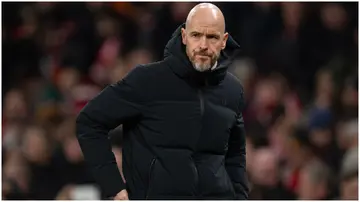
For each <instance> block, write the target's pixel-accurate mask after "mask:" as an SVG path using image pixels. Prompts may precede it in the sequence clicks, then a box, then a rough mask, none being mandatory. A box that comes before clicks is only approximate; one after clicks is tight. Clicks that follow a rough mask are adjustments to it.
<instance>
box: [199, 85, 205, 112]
mask: <svg viewBox="0 0 360 202" xmlns="http://www.w3.org/2000/svg"><path fill="white" fill-rule="evenodd" d="M198 95H199V99H200V110H201V117H202V116H203V114H204V97H203V93H202V92H201V90H200V89H199V90H198Z"/></svg>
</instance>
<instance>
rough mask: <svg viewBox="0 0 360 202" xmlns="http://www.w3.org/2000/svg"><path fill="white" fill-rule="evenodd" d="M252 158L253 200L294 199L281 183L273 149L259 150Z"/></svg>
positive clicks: (277, 162)
mask: <svg viewBox="0 0 360 202" xmlns="http://www.w3.org/2000/svg"><path fill="white" fill-rule="evenodd" d="M252 158H253V160H252V161H253V164H252V169H251V170H249V172H250V176H251V178H250V179H251V182H252V183H253V186H252V191H251V194H252V196H251V198H252V199H263V200H280V199H287V200H291V199H294V195H293V194H292V193H291V192H290V191H287V190H286V188H285V187H284V186H283V185H282V183H281V181H280V170H279V169H280V168H279V165H278V164H279V161H278V159H277V157H276V156H275V154H274V152H273V151H272V150H271V149H267V148H261V149H258V150H257V151H256V153H255V155H254V156H252Z"/></svg>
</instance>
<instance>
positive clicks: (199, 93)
mask: <svg viewBox="0 0 360 202" xmlns="http://www.w3.org/2000/svg"><path fill="white" fill-rule="evenodd" d="M198 96H199V100H200V112H201V117H202V116H203V115H204V110H205V109H204V95H203V93H202V91H201V89H199V90H198ZM193 162H194V170H195V173H196V178H195V188H196V192H197V194H200V193H199V191H200V188H199V171H198V169H197V167H196V163H195V160H194V159H193Z"/></svg>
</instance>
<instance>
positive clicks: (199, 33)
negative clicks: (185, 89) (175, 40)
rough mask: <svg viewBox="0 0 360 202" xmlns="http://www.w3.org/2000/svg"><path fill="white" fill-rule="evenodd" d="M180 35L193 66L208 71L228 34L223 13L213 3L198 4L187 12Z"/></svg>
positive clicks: (224, 44) (217, 56)
mask: <svg viewBox="0 0 360 202" xmlns="http://www.w3.org/2000/svg"><path fill="white" fill-rule="evenodd" d="M181 35H182V41H183V44H184V45H185V46H186V54H187V55H188V57H189V59H190V61H191V62H192V64H193V66H194V68H195V69H196V70H198V71H201V72H204V71H208V70H210V69H211V68H212V67H214V66H215V65H216V62H217V60H218V59H219V57H220V52H221V50H223V49H224V48H225V46H226V41H227V39H228V34H227V33H225V19H224V15H223V14H222V12H221V10H220V9H219V8H218V7H217V6H215V5H214V4H210V3H201V4H198V5H196V6H195V7H194V8H193V9H191V11H190V12H189V15H188V17H187V19H186V25H185V28H182V29H181Z"/></svg>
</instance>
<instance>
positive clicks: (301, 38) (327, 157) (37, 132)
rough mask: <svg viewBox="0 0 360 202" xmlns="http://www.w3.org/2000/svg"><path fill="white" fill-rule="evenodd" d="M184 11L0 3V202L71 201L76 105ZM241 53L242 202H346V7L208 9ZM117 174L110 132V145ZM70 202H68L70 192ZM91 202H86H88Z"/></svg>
mask: <svg viewBox="0 0 360 202" xmlns="http://www.w3.org/2000/svg"><path fill="white" fill-rule="evenodd" d="M194 5H195V4H194V3H185V2H182V3H175V2H174V3H161V2H157V3H130V2H127V3H57V2H51V3H46V2H38V3H2V53H3V54H2V81H3V82H2V103H3V104H2V107H3V111H2V116H3V119H2V146H3V147H2V166H3V169H2V185H3V186H2V197H3V199H55V198H56V199H78V198H79V197H80V198H81V196H79V194H81V193H85V195H87V196H88V197H89V196H90V194H89V193H90V192H91V193H93V192H94V191H90V190H89V188H85V191H84V190H83V191H81V190H80V189H78V188H79V186H78V185H80V184H92V183H93V179H92V178H91V176H90V175H89V173H88V171H87V170H86V168H85V165H84V162H83V159H82V154H81V151H80V148H79V145H78V143H77V140H76V138H75V134H74V131H75V130H74V128H75V125H74V124H75V122H74V120H75V117H76V114H77V113H78V112H79V110H80V109H81V108H82V107H83V106H84V104H85V103H86V102H87V101H88V100H89V99H91V98H92V97H94V96H95V95H96V94H97V93H98V92H99V91H100V90H101V89H102V88H104V87H105V86H106V85H107V84H110V83H114V82H116V81H118V80H120V79H121V78H122V77H123V76H124V75H125V74H126V73H127V72H128V71H129V70H131V68H133V67H134V66H135V65H136V64H139V63H147V62H152V61H156V60H159V59H161V58H162V54H163V48H164V46H165V44H166V42H167V41H168V40H169V38H170V36H171V34H172V32H173V31H174V30H175V28H177V27H178V26H179V25H180V24H182V23H183V22H184V21H185V19H186V16H187V14H188V12H189V11H190V9H191V8H192V7H193V6H194ZM217 5H218V6H219V7H220V8H221V9H222V11H223V12H224V15H225V19H226V29H227V31H228V32H229V33H230V34H231V35H232V36H233V37H234V38H235V39H236V40H237V41H238V43H239V44H240V46H241V47H242V53H241V55H239V57H238V58H237V60H236V61H235V62H234V64H233V65H232V67H231V69H230V71H231V72H233V73H234V74H235V75H236V76H237V77H238V78H239V79H240V80H241V82H242V84H243V86H244V88H245V94H246V100H247V106H246V109H245V111H244V118H245V124H246V129H247V169H248V174H249V180H250V185H251V193H250V198H251V199H315V200H316V199H357V194H358V188H357V187H358V180H357V170H358V157H357V156H358V149H357V146H358V144H357V143H358V18H357V16H358V4H357V3H336V2H332V3H326V2H323V3H296V2H291V3H290V2H284V3H268V2H265V3H261V2H257V3H217ZM111 137H112V142H113V145H114V147H113V148H114V153H115V154H116V157H117V160H118V164H119V166H121V127H119V128H118V129H116V130H114V131H113V132H112V134H111ZM79 190H80V191H79ZM94 197H95V198H96V196H94Z"/></svg>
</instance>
